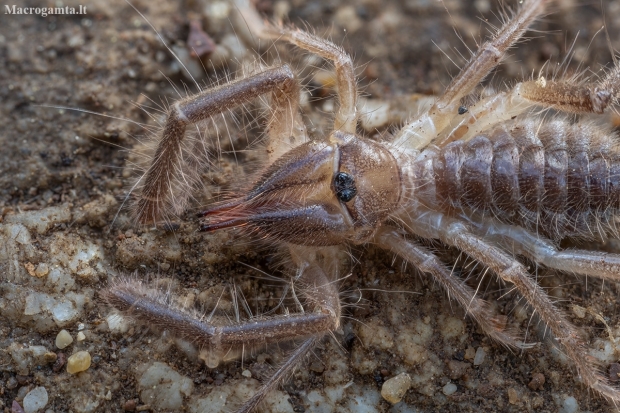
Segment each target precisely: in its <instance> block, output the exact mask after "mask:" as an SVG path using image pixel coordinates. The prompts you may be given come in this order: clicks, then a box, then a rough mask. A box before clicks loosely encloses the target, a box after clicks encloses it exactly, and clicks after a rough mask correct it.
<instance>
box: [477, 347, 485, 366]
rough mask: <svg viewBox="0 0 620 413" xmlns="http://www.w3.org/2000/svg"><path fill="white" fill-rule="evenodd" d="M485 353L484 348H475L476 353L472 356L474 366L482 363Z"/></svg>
mask: <svg viewBox="0 0 620 413" xmlns="http://www.w3.org/2000/svg"><path fill="white" fill-rule="evenodd" d="M485 355H486V354H485V352H484V349H483V348H482V347H478V348H477V349H476V355H475V356H474V366H479V365H481V364H482V363H484V356H485Z"/></svg>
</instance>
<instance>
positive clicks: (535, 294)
mask: <svg viewBox="0 0 620 413" xmlns="http://www.w3.org/2000/svg"><path fill="white" fill-rule="evenodd" d="M411 230H412V231H413V232H414V233H416V234H418V235H420V236H423V237H425V238H434V239H439V240H441V241H442V242H444V243H445V244H447V245H449V246H453V247H456V248H458V249H459V250H460V251H463V252H464V253H466V254H467V255H469V256H470V257H472V258H473V259H475V260H476V261H478V262H480V263H482V264H484V265H485V266H486V267H488V268H489V269H490V270H492V271H493V272H494V273H495V274H497V275H498V276H499V277H500V278H501V279H502V280H504V281H506V282H510V283H512V284H513V285H514V286H515V288H516V289H517V290H518V291H519V293H520V294H521V295H522V296H523V297H524V298H525V299H526V301H527V303H528V304H529V305H530V306H531V307H532V308H533V309H534V311H536V312H537V313H538V315H539V316H540V318H541V320H542V321H543V322H544V323H545V324H546V325H547V326H548V327H549V329H550V330H551V331H552V333H553V335H554V337H555V338H556V340H557V341H558V342H559V343H560V344H561V345H562V347H563V350H564V352H565V353H566V355H567V356H568V358H569V359H570V360H571V361H572V362H573V363H574V364H575V366H576V368H577V372H578V374H579V376H580V377H581V379H582V380H583V381H584V383H585V384H587V385H588V386H589V387H591V388H593V389H595V390H597V391H598V392H600V393H601V394H602V395H603V396H605V397H607V398H609V399H610V400H614V401H620V392H618V390H617V389H615V388H614V387H612V386H610V385H609V384H608V382H607V379H606V378H605V377H603V376H602V375H601V374H600V373H599V372H598V371H597V368H596V366H594V365H593V364H592V363H590V361H589V360H590V358H589V357H588V353H587V350H586V348H585V345H584V343H583V341H582V340H581V339H580V335H579V333H578V331H577V329H576V328H575V326H573V325H572V323H570V321H568V319H567V318H566V316H565V315H564V314H563V312H562V311H561V310H559V309H557V308H556V307H555V305H554V304H553V302H552V301H551V299H550V298H549V296H548V295H547V294H546V293H545V291H544V290H543V289H542V288H541V287H540V286H539V285H538V284H537V283H536V282H535V281H534V280H533V279H532V275H531V274H530V273H529V272H528V271H527V269H526V268H525V267H524V266H523V265H522V264H521V263H519V262H518V261H517V260H515V259H514V257H512V256H511V255H509V254H508V253H506V252H505V251H504V250H502V249H501V248H499V247H497V246H496V245H494V244H491V243H489V242H487V241H485V240H484V239H483V238H482V237H480V236H478V235H476V234H474V233H473V232H472V231H470V229H469V227H468V226H467V225H466V224H464V223H462V222H460V221H458V220H455V219H453V218H450V217H447V216H445V215H444V214H442V213H439V212H430V211H429V212H424V213H420V214H418V216H416V217H415V218H414V219H413V221H412V227H411Z"/></svg>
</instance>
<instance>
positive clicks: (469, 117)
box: [105, 0, 620, 412]
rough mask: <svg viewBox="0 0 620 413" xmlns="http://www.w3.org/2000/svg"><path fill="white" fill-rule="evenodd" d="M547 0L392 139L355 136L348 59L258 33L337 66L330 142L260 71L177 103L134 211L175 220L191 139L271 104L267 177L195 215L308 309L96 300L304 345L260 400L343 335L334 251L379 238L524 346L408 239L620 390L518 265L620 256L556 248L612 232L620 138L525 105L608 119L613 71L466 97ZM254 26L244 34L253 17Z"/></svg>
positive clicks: (590, 382)
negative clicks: (438, 250) (243, 110)
mask: <svg viewBox="0 0 620 413" xmlns="http://www.w3.org/2000/svg"><path fill="white" fill-rule="evenodd" d="M548 3H550V1H545V0H528V1H526V2H525V4H523V6H522V7H521V8H520V10H519V11H518V12H517V13H516V14H515V15H514V17H513V18H512V19H510V20H509V21H508V22H507V23H506V24H505V25H504V26H503V27H502V28H501V29H500V30H499V31H498V33H497V34H496V36H495V37H494V38H493V39H492V40H491V41H489V42H487V43H484V44H483V45H482V46H481V47H480V48H479V50H478V51H477V52H476V53H475V55H474V56H473V57H472V59H471V60H470V62H469V63H468V64H467V65H466V66H465V67H464V68H463V69H462V70H461V72H460V73H459V75H458V76H456V77H455V78H454V80H453V81H452V83H451V84H450V85H448V87H447V88H446V90H445V92H444V94H443V95H442V96H441V97H439V98H438V99H437V100H436V101H435V102H434V104H433V105H432V106H431V107H430V109H428V110H427V111H425V112H423V113H421V114H419V115H418V116H416V117H415V118H414V119H413V120H412V121H410V122H409V123H407V124H406V125H405V126H404V127H403V128H402V129H400V131H398V132H397V133H396V134H395V136H393V138H391V139H388V140H386V141H383V142H376V141H373V140H370V139H367V138H364V137H362V136H360V135H358V134H357V123H358V112H357V89H356V80H355V76H354V70H353V64H352V61H351V58H350V57H349V56H348V55H347V54H346V53H345V52H344V51H343V50H341V49H340V48H339V47H337V46H335V45H334V44H332V43H331V42H329V41H327V40H324V39H321V38H319V37H317V36H315V35H312V34H309V33H307V32H304V31H300V30H296V29H292V28H286V27H281V26H272V25H263V24H257V25H256V27H255V31H256V32H257V34H258V35H259V36H261V37H263V38H269V39H276V40H282V41H286V42H289V43H291V44H294V45H296V46H298V47H300V48H302V49H305V50H307V51H310V52H312V53H315V54H317V55H319V56H321V57H323V58H324V59H327V60H330V61H332V62H333V63H334V65H335V70H336V80H337V89H338V97H339V101H340V106H339V108H338V110H337V112H336V116H335V121H334V128H333V132H332V133H331V134H329V136H326V137H325V138H324V139H322V140H318V141H310V140H309V139H308V137H307V134H306V130H305V127H304V125H303V122H302V119H301V116H300V114H299V112H298V109H297V107H298V101H299V86H298V84H297V82H296V80H295V76H294V75H293V73H292V71H291V69H290V68H289V67H288V66H286V65H283V66H278V67H272V68H268V69H264V70H262V71H260V72H258V73H256V74H254V75H251V76H248V77H245V78H240V79H237V80H235V81H233V82H230V83H228V84H225V85H223V86H220V87H218V88H216V89H211V90H206V91H204V92H201V93H200V94H198V95H196V96H193V97H189V98H187V99H184V100H181V101H179V102H177V103H175V104H174V105H173V106H172V107H171V108H170V111H169V115H168V120H167V122H166V125H165V128H164V131H163V135H162V139H161V142H160V143H159V146H158V148H157V151H156V154H155V156H154V158H153V160H152V163H151V165H150V167H149V169H148V171H147V173H146V175H145V177H144V179H143V188H142V192H141V193H140V196H139V199H138V202H137V206H136V211H137V216H138V219H139V221H140V222H141V223H143V224H152V223H157V222H159V221H161V220H162V219H163V217H164V216H165V214H166V213H167V212H168V210H169V209H170V205H171V199H170V197H171V196H173V195H171V194H173V193H174V191H173V190H171V189H170V185H171V183H170V176H172V175H174V174H175V171H178V170H180V169H182V168H183V165H182V164H181V162H182V159H183V157H182V156H180V152H181V147H182V142H183V140H184V137H185V129H186V128H187V127H188V126H189V125H192V124H194V123H196V122H199V121H201V120H204V119H207V118H209V117H211V116H213V115H214V114H217V113H221V112H223V111H225V110H228V109H231V108H235V107H238V106H240V105H242V104H244V103H246V102H249V101H251V100H253V99H255V98H257V97H259V96H261V95H268V96H269V97H270V105H271V109H272V111H273V114H272V115H271V116H269V118H268V125H267V128H268V138H269V142H268V144H267V153H268V156H269V160H270V166H269V167H268V168H267V169H266V170H265V171H264V173H263V174H262V176H261V177H260V178H259V179H258V180H257V181H256V182H254V183H253V184H252V185H251V187H249V188H247V190H246V191H245V192H243V193H241V192H240V193H239V195H238V196H236V197H233V198H231V199H230V200H228V201H226V202H223V203H220V204H216V205H215V206H213V207H212V208H210V209H208V210H206V211H204V212H203V213H202V214H201V215H202V216H203V217H204V219H205V221H204V222H203V224H202V230H204V231H215V230H218V229H221V228H227V227H241V228H244V229H247V230H248V232H250V233H255V234H258V235H259V236H260V237H264V238H268V239H270V240H272V241H277V242H280V244H281V246H282V248H283V249H285V250H286V252H287V254H288V255H289V256H290V261H291V262H292V264H293V265H294V266H295V268H296V276H295V282H296V283H299V284H302V285H303V287H304V288H303V289H302V291H303V294H304V297H303V298H304V300H305V301H304V308H305V311H303V312H300V313H298V314H286V315H282V316H276V317H271V318H261V317H258V318H256V319H252V320H251V321H248V322H247V323H240V324H234V325H224V326H222V325H213V324H211V323H210V322H208V321H205V322H199V321H197V320H194V321H191V320H188V319H187V317H184V316H182V315H180V313H178V312H176V311H175V310H174V309H171V308H168V307H166V306H165V305H164V304H162V303H160V302H155V301H152V300H149V298H148V296H143V295H142V294H140V290H139V288H137V287H135V286H134V285H133V284H132V283H131V282H124V283H119V284H117V285H114V286H113V287H111V288H110V289H108V290H107V291H106V292H105V297H106V299H107V300H108V301H109V302H110V303H111V304H112V305H113V306H115V307H116V308H118V309H120V310H122V311H127V312H129V313H130V314H132V315H133V316H134V317H137V318H141V319H145V320H149V322H151V323H154V324H156V325H158V326H160V327H162V328H165V329H169V330H170V331H172V332H173V334H176V335H179V336H181V337H184V338H187V339H190V340H193V341H198V342H200V343H202V344H209V345H211V346H213V347H218V346H234V345H243V344H245V343H250V342H278V341H284V340H291V339H297V338H302V339H303V342H302V343H303V344H301V345H300V346H299V348H298V349H297V350H296V351H295V352H293V353H292V354H291V356H290V358H289V360H288V361H287V362H286V363H285V364H284V365H282V366H281V367H280V368H279V369H278V371H277V372H276V373H275V374H274V376H273V377H272V378H271V379H270V380H269V382H268V383H266V385H265V387H264V388H263V389H262V390H261V391H259V392H258V393H257V394H256V395H255V396H254V397H253V398H252V399H251V400H249V401H248V402H247V403H246V404H245V405H244V406H243V407H242V408H241V410H240V411H242V412H245V411H249V410H251V409H252V408H254V407H255V406H256V405H257V403H259V402H260V400H262V398H263V397H264V396H265V394H266V393H267V392H268V391H269V390H270V389H271V388H272V387H273V385H274V384H275V383H277V382H278V381H279V380H280V379H281V378H282V377H283V376H284V375H285V374H286V373H287V372H288V371H290V370H291V368H292V367H294V365H295V364H296V363H297V362H298V361H299V360H300V359H301V358H302V357H303V356H304V355H305V354H306V353H307V352H308V351H309V350H310V349H311V348H312V346H313V345H314V344H315V343H316V342H317V340H320V339H321V338H322V337H323V336H325V335H326V334H327V333H329V332H331V331H334V330H336V329H338V328H339V325H340V320H339V319H340V312H341V310H340V302H339V297H338V291H337V287H336V283H335V282H334V273H333V272H334V271H335V269H336V268H337V267H338V263H337V262H336V258H335V254H333V253H332V252H333V251H334V248H337V246H340V245H344V244H346V243H354V244H361V243H374V244H376V245H378V246H380V247H383V248H385V249H387V250H390V251H392V252H394V253H395V254H397V255H398V256H400V257H402V258H403V259H405V260H406V261H408V262H410V263H412V264H413V265H415V266H416V267H417V268H419V269H420V270H421V271H423V272H425V273H427V274H430V275H431V276H433V277H434V278H435V279H436V281H437V282H438V283H439V284H440V285H442V286H443V287H444V288H445V290H446V291H447V292H448V293H449V294H450V296H451V297H452V298H454V299H456V300H457V301H458V302H459V303H460V304H461V305H463V307H465V308H466V309H467V312H468V314H469V315H471V316H472V317H473V318H474V319H475V320H476V321H477V322H478V323H479V324H480V326H481V328H482V329H483V330H484V331H485V332H486V333H487V334H488V335H490V336H491V337H492V338H494V339H496V340H497V341H499V342H501V343H504V344H506V345H508V346H512V347H524V346H525V344H524V343H522V342H521V340H520V339H519V337H518V335H516V334H515V333H513V332H512V331H507V330H506V329H505V328H504V324H503V323H502V322H501V321H500V320H499V319H498V317H497V316H496V315H495V314H494V313H493V312H492V311H491V310H490V308H489V306H488V305H487V304H486V303H485V302H484V301H483V300H482V299H481V298H480V297H478V296H477V295H476V293H475V291H474V290H472V288H470V287H469V286H468V285H467V284H466V283H465V281H464V280H463V279H461V278H460V277H459V276H458V275H457V274H455V273H453V272H452V271H451V270H450V269H449V268H448V267H447V266H446V265H445V264H444V263H442V262H441V261H440V260H439V258H438V257H437V256H436V255H435V254H434V253H433V252H432V251H431V250H429V249H428V248H426V247H424V246H423V245H421V244H419V243H418V242H416V241H415V239H414V238H413V237H412V235H414V236H416V237H422V238H426V239H434V240H440V241H441V242H442V243H444V244H446V245H448V246H452V247H456V248H457V249H458V250H460V251H462V252H463V253H465V254H466V255H467V256H469V257H470V258H472V259H473V260H475V261H477V262H478V263H480V264H481V265H483V266H484V267H486V268H487V269H489V270H491V271H492V272H493V273H495V274H496V275H497V276H499V277H500V278H501V279H502V280H504V281H506V282H509V283H511V284H513V285H514V287H515V289H516V290H517V291H518V292H519V293H520V294H521V295H522V296H523V297H524V298H525V300H526V301H527V303H528V304H529V305H530V306H531V307H532V308H533V309H534V311H535V312H536V313H538V316H539V317H540V319H541V320H542V321H543V322H544V323H545V324H546V325H547V326H548V327H549V329H550V331H551V332H552V333H553V335H554V336H555V338H556V339H557V340H558V342H559V343H561V346H562V350H563V351H564V352H565V353H566V355H567V356H568V358H569V359H570V360H571V361H572V363H573V364H574V365H575V367H576V368H577V371H578V373H579V375H580V377H581V379H582V381H583V382H584V384H585V385H587V386H589V387H590V388H592V389H593V390H595V391H596V392H598V393H599V394H601V395H603V396H604V397H607V398H609V399H610V400H612V401H614V402H618V401H620V391H619V390H618V389H616V388H615V387H613V386H612V385H610V384H609V383H608V382H607V381H606V379H605V378H604V377H603V376H602V375H601V374H600V373H599V372H598V371H597V369H596V367H595V366H594V365H593V364H592V363H591V362H590V361H589V359H588V357H587V353H586V347H585V345H584V343H583V342H582V341H581V340H580V338H579V335H578V333H577V330H576V328H575V327H574V326H573V325H572V324H571V323H570V322H569V321H568V320H567V319H566V317H565V316H564V315H563V314H562V312H561V311H559V310H558V309H557V308H556V306H555V305H554V304H553V302H552V301H551V300H550V299H549V297H548V296H547V294H546V293H545V292H544V291H543V289H542V288H541V287H540V286H539V285H538V284H537V283H536V281H535V279H534V278H533V276H532V274H531V273H530V272H528V270H527V269H526V268H525V266H523V265H522V264H521V263H520V262H519V261H517V260H516V259H515V258H514V256H515V254H519V255H523V256H525V257H527V258H528V259H530V260H532V261H534V262H536V263H537V264H540V265H543V266H546V267H549V268H553V269H557V270H562V271H570V272H575V273H579V274H584V275H590V276H595V277H600V278H603V279H608V280H613V281H618V280H620V255H616V254H606V253H600V252H591V251H585V250H574V249H571V250H563V249H560V248H559V247H558V244H559V240H560V239H562V238H565V237H573V238H577V239H598V240H601V239H602V240H605V239H607V238H609V237H618V235H619V234H618V230H617V227H616V218H617V216H618V215H619V213H620V150H619V149H618V146H617V143H616V141H617V136H615V135H614V134H613V133H612V132H610V131H609V130H605V129H601V128H600V127H598V126H594V125H592V124H585V123H579V122H573V121H569V120H567V119H564V118H555V119H554V120H546V119H544V117H542V116H540V115H535V114H532V113H533V111H532V110H531V109H533V108H537V110H540V108H552V109H554V110H557V111H564V112H568V113H576V114H580V113H602V112H603V111H605V110H606V108H608V107H610V106H611V105H612V104H614V103H617V99H618V97H619V96H620V67H619V66H616V67H614V68H612V69H611V70H610V71H609V72H608V73H607V74H606V75H605V76H604V77H603V78H602V80H601V81H600V82H599V83H598V84H595V85H590V84H576V83H572V82H570V81H563V80H561V79H559V80H553V81H550V80H546V79H544V78H542V77H541V78H539V79H537V80H534V81H525V82H522V83H519V84H517V85H515V86H514V87H513V88H512V89H509V90H507V91H504V92H499V93H496V94H492V95H490V96H484V97H482V98H480V99H478V100H477V102H476V103H474V104H471V105H469V106H468V107H467V110H464V109H463V107H462V98H464V97H466V96H468V95H470V94H471V93H472V92H473V91H474V88H476V87H477V86H478V85H479V84H480V82H481V81H482V79H483V78H484V77H485V76H486V75H487V74H488V73H489V71H490V70H491V69H493V68H494V67H495V66H496V65H497V64H499V62H500V61H501V59H502V57H503V56H504V53H505V52H506V50H507V49H508V48H509V47H510V46H511V45H513V44H514V42H515V41H517V40H518V39H519V38H520V37H521V36H522V34H523V33H524V31H525V30H526V29H527V28H528V26H529V25H530V24H531V23H532V21H534V20H535V19H536V18H537V17H538V16H540V15H541V14H542V13H543V12H544V10H545V6H547V5H548ZM248 21H249V22H250V23H252V21H255V20H253V19H252V18H251V17H248Z"/></svg>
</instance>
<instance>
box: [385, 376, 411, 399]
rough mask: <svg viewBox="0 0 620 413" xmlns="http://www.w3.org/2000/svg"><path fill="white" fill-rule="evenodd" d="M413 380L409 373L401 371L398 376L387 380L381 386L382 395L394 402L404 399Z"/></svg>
mask: <svg viewBox="0 0 620 413" xmlns="http://www.w3.org/2000/svg"><path fill="white" fill-rule="evenodd" d="M411 384H412V380H411V377H409V375H408V374H407V373H400V374H399V375H398V376H396V377H392V378H391V379H389V380H386V381H385V383H383V386H382V387H381V396H382V397H383V398H384V399H385V400H387V401H388V402H390V403H392V404H396V403H398V402H399V401H401V400H402V398H403V396H404V395H405V393H407V390H409V388H410V387H411Z"/></svg>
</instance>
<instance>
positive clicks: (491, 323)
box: [375, 227, 524, 347]
mask: <svg viewBox="0 0 620 413" xmlns="http://www.w3.org/2000/svg"><path fill="white" fill-rule="evenodd" d="M375 240H376V242H377V244H378V245H379V246H380V247H382V248H385V249H388V250H391V251H392V252H394V253H396V254H397V255H398V256H400V257H402V258H403V259H405V260H407V261H408V262H410V263H411V264H413V265H414V266H415V267H416V268H417V269H419V270H420V271H423V272H425V273H427V274H430V275H432V276H433V278H434V280H436V281H438V282H439V284H441V286H442V287H443V288H444V289H445V290H446V292H447V293H448V296H449V297H450V298H453V299H456V301H458V303H459V304H460V305H461V306H462V307H463V308H464V309H465V311H466V312H467V314H468V315H470V316H471V317H473V318H474V320H476V322H477V323H478V324H479V325H480V327H481V328H482V329H483V330H484V332H485V333H487V334H488V335H489V336H490V337H491V338H493V339H494V340H497V341H498V342H499V343H502V344H505V345H509V346H512V347H524V345H523V343H522V342H521V341H520V340H519V339H518V338H517V337H516V334H515V332H512V331H508V330H506V328H505V320H503V319H502V318H501V317H499V316H498V315H497V314H493V312H492V311H491V310H490V308H489V305H488V303H487V302H485V301H484V300H483V299H481V298H479V297H477V296H476V291H474V290H473V289H472V288H470V287H469V286H468V285H467V284H465V282H464V281H463V280H462V279H461V278H459V277H458V275H457V274H455V273H454V272H453V271H450V270H449V269H448V268H446V266H445V265H444V264H443V263H442V262H441V260H439V258H437V256H435V255H434V254H433V253H432V252H430V251H429V250H428V249H427V248H425V247H423V246H421V245H417V244H415V243H414V242H413V241H410V240H407V239H406V238H405V237H404V235H403V234H402V233H401V232H400V231H399V230H397V229H395V228H389V227H386V228H383V229H381V230H379V232H378V233H377V235H376V238H375Z"/></svg>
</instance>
